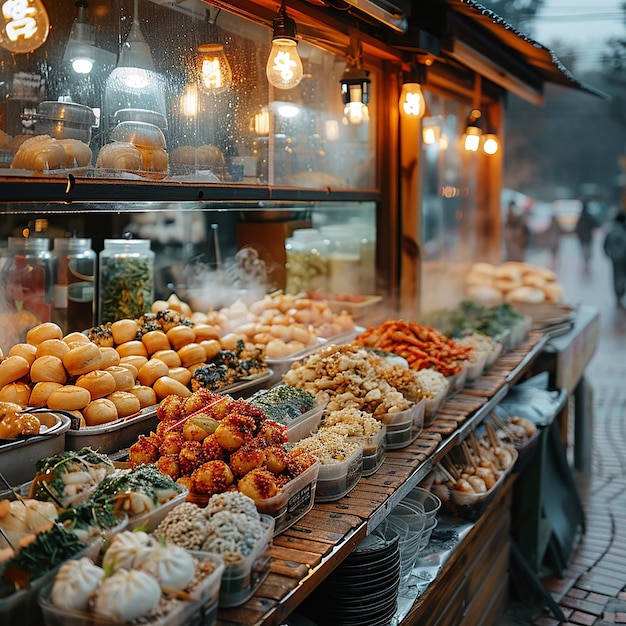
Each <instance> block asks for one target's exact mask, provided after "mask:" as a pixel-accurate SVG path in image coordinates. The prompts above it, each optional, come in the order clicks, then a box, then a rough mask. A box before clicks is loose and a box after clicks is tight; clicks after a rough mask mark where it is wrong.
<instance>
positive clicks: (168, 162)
mask: <svg viewBox="0 0 626 626" xmlns="http://www.w3.org/2000/svg"><path fill="white" fill-rule="evenodd" d="M49 4H50V5H51V6H49V7H48V9H49V14H50V20H51V24H52V30H51V33H50V37H49V38H48V41H47V43H46V45H45V46H42V47H41V48H39V49H38V50H36V51H35V52H33V53H31V54H29V55H13V56H12V57H8V55H5V56H6V58H4V57H0V60H2V63H1V64H0V84H1V85H3V87H4V89H5V90H6V94H4V96H5V97H4V99H3V102H2V104H1V105H0V106H1V107H2V110H1V111H0V128H2V129H3V130H4V131H5V132H6V133H7V135H8V136H9V139H8V140H7V141H6V142H5V146H4V148H5V149H4V150H3V154H2V160H3V161H4V163H5V165H7V166H8V165H9V164H10V163H11V161H12V159H13V155H14V152H15V150H16V149H17V148H18V146H19V143H20V142H21V141H22V139H23V137H22V136H23V135H27V136H30V135H32V134H50V135H52V136H54V137H56V138H57V139H60V138H67V137H69V136H72V137H74V138H78V139H80V140H82V141H84V142H85V143H88V144H89V146H90V148H91V150H92V158H91V160H89V161H88V162H86V163H85V162H82V161H81V162H80V163H77V164H78V165H80V167H81V168H86V169H88V170H89V176H90V177H119V176H120V175H121V176H123V177H130V178H132V177H136V176H138V177H139V178H141V177H149V178H151V179H159V180H161V179H163V180H171V179H172V178H174V179H176V180H183V181H189V182H215V183H246V184H264V185H266V184H269V185H286V186H298V187H318V188H319V187H332V188H369V189H371V188H375V187H376V186H377V185H376V180H375V176H374V172H375V144H374V138H375V134H376V133H375V123H376V111H375V98H372V100H373V102H370V103H369V119H368V120H366V121H364V122H363V123H361V124H360V125H355V124H352V123H349V122H348V120H347V119H346V117H345V115H344V110H343V103H342V99H341V91H340V83H339V79H340V78H341V75H342V73H343V70H344V68H345V65H346V59H345V58H344V57H343V56H341V55H337V54H333V53H330V52H328V51H326V50H323V49H322V48H319V47H316V46H314V45H311V44H309V43H307V42H306V41H304V40H301V41H299V43H298V46H297V50H298V53H299V55H300V57H301V59H302V66H303V78H302V80H301V81H300V83H299V84H298V85H297V86H295V87H293V88H291V89H288V90H281V89H277V88H275V87H273V86H272V85H270V84H269V82H268V79H267V76H266V63H267V58H268V55H269V53H270V47H271V29H270V28H268V27H266V26H263V25H259V24H256V23H253V22H251V21H249V20H246V19H243V18H241V17H239V16H237V15H234V14H232V13H229V12H228V11H227V10H219V9H217V8H215V7H212V6H210V5H208V4H206V3H204V2H200V1H198V2H195V3H194V2H191V1H186V2H184V3H181V7H180V8H178V6H177V5H178V3H168V4H164V3H160V2H154V1H148V0H140V1H139V3H138V5H137V14H135V4H134V3H133V1H132V0H124V1H116V2H104V1H103V0H90V2H89V5H88V9H87V11H86V13H85V12H83V14H82V18H83V19H86V20H88V21H89V23H90V24H92V25H93V26H94V28H95V36H94V37H92V39H91V40H90V41H91V43H89V44H88V46H87V50H88V51H89V52H90V55H91V57H92V59H91V63H92V65H91V69H90V71H89V72H87V73H84V71H85V69H86V68H87V67H88V65H82V66H81V65H79V64H76V58H75V56H76V53H75V52H72V50H74V51H75V50H76V46H74V47H72V45H74V43H75V41H74V39H73V38H75V32H76V31H75V29H72V22H73V20H74V19H75V17H76V14H75V11H74V10H73V9H74V5H73V3H70V4H69V5H66V3H60V2H57V3H49ZM69 8H71V9H72V10H68V9H69ZM70 31H71V32H72V33H73V34H72V35H71V36H70ZM142 39H143V40H145V42H144V41H142ZM129 43H130V48H129V45H128V44H129ZM70 44H72V45H70ZM120 49H121V50H122V54H121V55H118V51H119V50H120ZM137 49H139V51H140V52H141V54H137ZM120 65H121V66H122V67H120ZM133 65H142V66H143V67H141V68H136V67H133ZM116 66H117V67H116ZM77 67H78V68H81V67H82V73H80V72H77V71H76V68H77ZM138 69H139V70H140V71H137V70H138ZM370 77H371V79H372V91H374V90H375V89H376V77H375V76H374V75H373V73H372V74H371V76H370ZM58 100H62V101H65V102H67V103H76V104H79V105H83V106H85V107H89V108H90V109H93V110H94V111H95V113H96V118H95V119H97V120H98V121H97V125H96V127H92V125H91V121H85V120H83V119H81V120H80V121H79V122H77V124H79V126H80V128H78V130H79V131H81V132H79V133H78V134H76V133H74V134H72V132H71V131H72V130H74V129H70V128H69V126H70V122H69V121H63V122H60V123H59V122H58V119H57V118H58V117H59V110H57V109H59V107H57V108H56V109H54V110H51V109H50V108H48V109H47V110H46V111H43V110H42V107H41V103H42V102H44V101H58ZM61 109H63V115H65V114H66V112H67V107H66V108H63V107H61ZM85 119H86V118H85ZM72 123H73V122H72ZM138 124H139V125H138ZM146 124H147V125H148V126H146ZM16 136H17V137H19V139H14V137H16ZM113 140H116V141H121V142H130V143H134V144H135V145H137V146H138V147H139V149H140V152H141V153H142V157H143V158H142V161H141V164H140V165H138V164H137V163H136V162H134V161H132V160H130V161H124V160H123V161H122V165H121V166H119V167H117V166H116V161H115V159H113V158H108V159H104V158H100V153H101V150H102V148H103V147H104V146H105V145H107V144H109V143H110V142H111V141H113ZM142 142H143V143H142ZM161 150H164V151H165V152H164V153H163V152H161ZM20 164H21V166H22V167H21V168H20V169H29V168H28V162H26V163H25V164H24V163H21V162H20ZM68 165H72V164H65V163H64V164H59V163H56V162H55V163H50V166H51V167H50V168H49V169H52V170H56V169H64V168H67V166H68ZM33 169H35V168H33ZM74 169H76V168H74ZM77 174H78V175H81V172H77Z"/></svg>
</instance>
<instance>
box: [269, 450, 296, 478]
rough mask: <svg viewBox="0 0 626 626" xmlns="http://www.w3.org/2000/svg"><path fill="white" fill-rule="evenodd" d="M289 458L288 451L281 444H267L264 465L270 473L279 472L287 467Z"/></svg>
mask: <svg viewBox="0 0 626 626" xmlns="http://www.w3.org/2000/svg"><path fill="white" fill-rule="evenodd" d="M289 458H290V457H289V452H287V450H285V448H284V447H283V446H281V445H277V446H269V447H268V448H266V450H265V467H267V469H268V470H269V471H270V472H272V474H280V473H281V472H284V471H285V469H286V468H287V463H289Z"/></svg>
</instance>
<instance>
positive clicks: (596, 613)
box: [499, 230, 626, 626]
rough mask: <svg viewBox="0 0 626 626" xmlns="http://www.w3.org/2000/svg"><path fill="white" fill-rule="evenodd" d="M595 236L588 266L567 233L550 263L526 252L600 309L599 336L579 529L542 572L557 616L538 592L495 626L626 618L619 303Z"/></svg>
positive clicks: (623, 352)
mask: <svg viewBox="0 0 626 626" xmlns="http://www.w3.org/2000/svg"><path fill="white" fill-rule="evenodd" d="M603 235H604V233H603V231H601V230H600V231H598V232H597V233H596V236H595V240H594V246H593V254H592V259H591V264H590V267H589V269H588V271H585V269H584V266H583V261H582V255H581V253H580V249H579V246H578V240H577V239H576V238H575V236H571V235H568V236H564V237H563V238H562V241H561V249H560V253H559V258H558V260H557V263H556V267H553V265H552V261H551V257H550V255H549V254H548V253H547V252H545V251H542V250H534V251H529V253H528V254H527V258H526V260H527V261H529V262H532V263H537V264H539V265H543V266H545V267H552V268H553V269H555V270H556V271H557V274H558V277H559V281H560V282H561V283H563V285H564V287H565V298H564V299H565V301H566V302H568V303H572V304H576V303H581V304H588V305H592V306H595V307H597V308H598V309H599V311H600V337H599V343H598V347H597V350H596V353H595V354H594V356H593V358H592V360H591V362H590V364H589V365H588V366H587V369H586V372H585V378H586V380H587V382H588V383H589V385H590V387H591V393H592V396H591V400H592V403H591V406H592V431H591V432H592V448H591V469H590V471H589V472H587V473H581V472H575V478H576V482H577V485H578V488H579V493H580V495H581V499H582V501H583V506H584V509H585V516H586V530H585V534H584V535H583V536H582V537H581V540H580V541H579V543H578V544H577V546H576V548H575V551H574V553H573V556H572V558H571V562H570V563H569V565H568V567H567V569H566V571H565V574H564V576H563V578H558V577H549V578H544V579H543V584H544V586H545V587H546V589H548V590H549V592H550V593H551V595H552V597H553V598H554V600H555V602H556V603H557V604H558V605H559V608H560V609H561V611H562V612H563V615H564V616H565V621H559V620H558V619H556V618H555V617H554V615H553V614H552V612H551V611H550V610H549V608H548V606H547V604H546V603H545V601H543V600H542V599H541V598H540V597H534V598H524V599H522V600H520V599H519V598H518V599H512V600H511V602H510V603H509V610H508V611H507V614H506V615H505V616H503V618H502V620H501V621H500V623H499V626H524V625H525V626H557V625H558V624H565V625H567V626H570V625H576V626H604V625H608V624H626V310H625V309H624V308H619V307H617V306H616V300H615V296H614V293H613V287H612V275H611V265H610V262H609V261H608V259H607V258H606V257H605V256H604V253H603V251H602V240H603ZM570 421H573V420H570ZM570 439H571V441H573V433H570ZM571 441H570V442H569V443H568V452H569V453H570V454H569V456H571Z"/></svg>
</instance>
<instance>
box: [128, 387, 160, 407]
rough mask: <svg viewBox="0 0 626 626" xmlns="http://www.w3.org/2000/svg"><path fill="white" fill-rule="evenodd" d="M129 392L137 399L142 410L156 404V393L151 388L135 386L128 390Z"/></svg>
mask: <svg viewBox="0 0 626 626" xmlns="http://www.w3.org/2000/svg"><path fill="white" fill-rule="evenodd" d="M129 392H130V393H132V394H133V395H134V396H136V397H137V399H138V400H139V405H140V406H141V408H142V409H143V408H145V407H147V406H153V405H155V404H156V403H157V396H156V392H155V391H154V389H152V387H147V386H146V385H135V386H134V387H133V388H132V389H129Z"/></svg>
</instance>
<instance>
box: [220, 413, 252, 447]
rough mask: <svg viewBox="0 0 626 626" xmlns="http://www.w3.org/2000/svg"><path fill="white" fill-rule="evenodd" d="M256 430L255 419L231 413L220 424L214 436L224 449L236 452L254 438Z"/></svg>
mask: <svg viewBox="0 0 626 626" xmlns="http://www.w3.org/2000/svg"><path fill="white" fill-rule="evenodd" d="M255 430H256V423H255V421H254V418H253V417H250V416H249V415H241V414H239V413H230V414H229V415H227V416H226V417H225V418H224V419H222V421H221V422H220V423H219V424H218V426H217V428H216V429H215V433H214V435H215V438H216V439H217V441H218V443H219V444H220V446H222V448H224V449H225V450H228V452H234V451H235V450H237V448H240V447H241V446H242V445H243V444H244V443H246V441H250V440H251V439H252V438H253V437H254V433H255Z"/></svg>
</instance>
